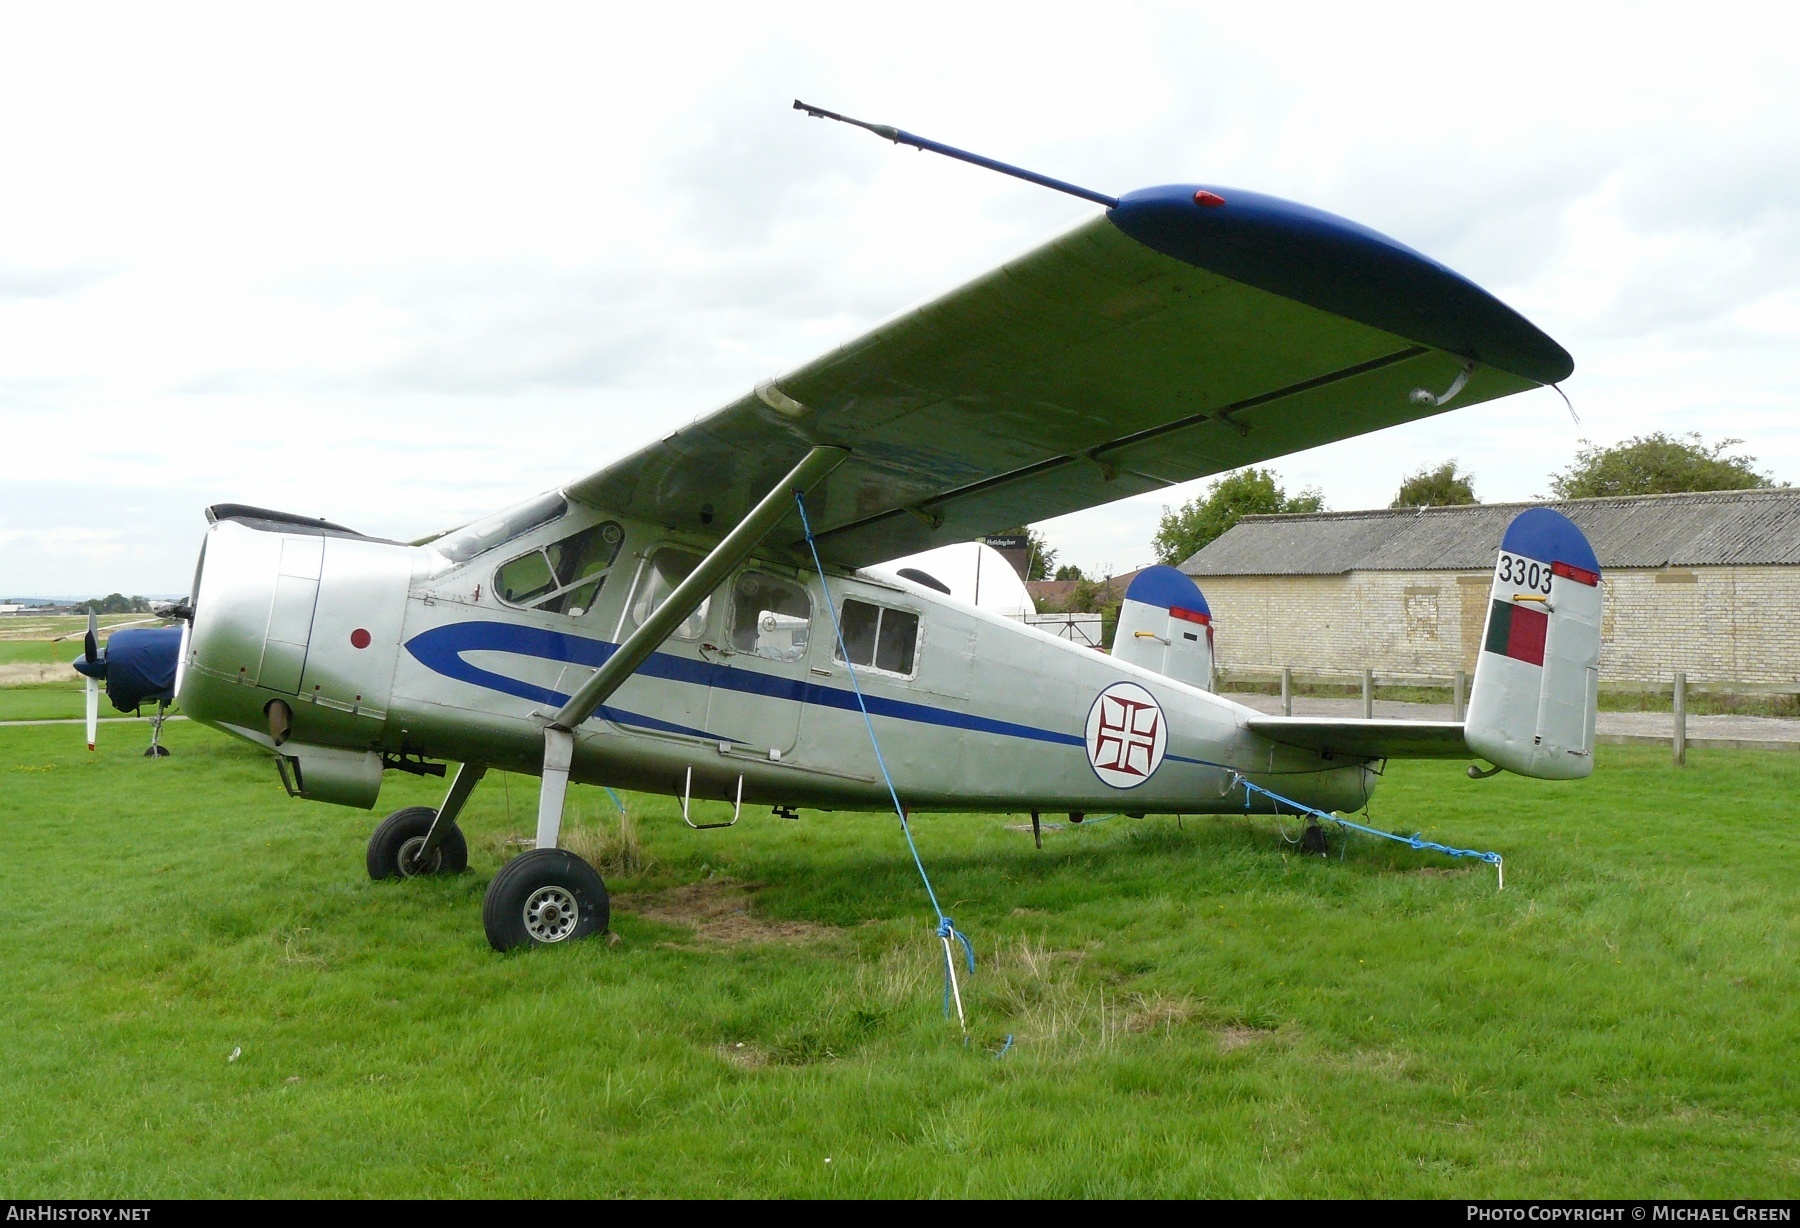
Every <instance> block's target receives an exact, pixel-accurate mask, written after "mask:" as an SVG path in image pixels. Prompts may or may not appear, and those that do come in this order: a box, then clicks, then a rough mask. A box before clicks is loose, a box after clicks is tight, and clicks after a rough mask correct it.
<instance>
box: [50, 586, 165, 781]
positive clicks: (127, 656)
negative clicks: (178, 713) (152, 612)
mask: <svg viewBox="0 0 1800 1228" xmlns="http://www.w3.org/2000/svg"><path fill="white" fill-rule="evenodd" d="M168 608H169V611H170V615H169V616H170V617H177V615H175V614H174V611H175V610H176V609H185V607H176V606H170V607H168ZM161 621H163V616H162V615H158V616H157V617H156V618H154V619H151V618H144V619H139V620H137V622H134V623H123V624H120V625H118V626H115V627H113V628H112V630H111V633H110V634H109V635H108V637H107V640H106V647H105V648H102V647H101V646H100V615H99V614H98V613H96V612H95V611H93V610H89V611H88V625H87V630H86V631H85V632H83V633H82V637H81V648H82V652H81V660H79V661H76V662H74V666H75V672H76V673H78V674H80V675H81V676H82V677H83V678H85V679H86V680H87V746H88V749H89V750H93V749H94V748H95V747H96V746H97V745H98V744H99V734H100V688H101V684H103V683H104V684H105V687H106V698H107V699H108V700H110V701H111V702H112V706H113V707H114V708H116V709H118V710H119V711H120V712H131V713H136V712H138V711H139V710H140V709H142V708H143V706H144V705H145V704H147V703H153V704H155V705H156V715H155V716H152V717H151V718H150V745H149V746H148V747H147V748H145V750H144V755H145V757H146V758H151V759H165V758H167V757H168V754H169V748H168V747H166V746H164V745H163V744H162V727H163V721H165V720H167V719H168V715H169V705H170V704H172V703H174V702H175V669H176V661H177V660H178V659H179V658H180V655H181V640H182V632H183V628H182V627H180V626H162V627H142V626H139V625H137V624H138V623H145V622H161ZM57 638H58V639H68V638H71V637H70V636H59V637H57Z"/></svg>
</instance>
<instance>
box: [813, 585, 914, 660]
mask: <svg viewBox="0 0 1800 1228" xmlns="http://www.w3.org/2000/svg"><path fill="white" fill-rule="evenodd" d="M840 618H841V619H842V621H843V627H844V648H845V649H847V650H848V651H849V653H850V664H852V665H859V666H863V667H865V668H871V669H878V670H881V671H883V672H885V673H889V674H904V675H909V676H910V675H911V674H912V672H913V654H914V652H915V651H916V650H917V648H918V645H919V616H918V615H917V614H914V613H913V612H912V611H910V610H896V609H893V608H891V607H889V606H884V605H871V604H870V603H868V602H866V601H857V600H855V599H853V598H846V599H845V600H844V608H843V610H842V612H841V614H840ZM833 655H834V656H835V657H836V658H837V659H838V660H839V661H842V660H843V659H844V654H843V653H842V652H837V653H834V654H833Z"/></svg>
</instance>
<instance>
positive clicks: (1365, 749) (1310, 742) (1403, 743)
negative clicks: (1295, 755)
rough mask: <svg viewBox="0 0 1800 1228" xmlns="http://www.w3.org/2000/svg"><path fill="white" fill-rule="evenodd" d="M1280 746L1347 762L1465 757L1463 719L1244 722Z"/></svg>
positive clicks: (1467, 753)
mask: <svg viewBox="0 0 1800 1228" xmlns="http://www.w3.org/2000/svg"><path fill="white" fill-rule="evenodd" d="M1247 724H1248V728H1249V729H1250V731H1251V732H1252V733H1259V734H1261V735H1262V736H1263V737H1265V738H1268V739H1269V740H1270V741H1273V742H1280V743H1281V744H1282V745H1284V746H1299V747H1303V748H1304V749H1306V750H1316V751H1323V752H1326V753H1329V754H1331V755H1336V756H1342V757H1343V758H1345V759H1467V758H1469V757H1471V756H1472V755H1473V754H1474V752H1473V751H1471V750H1470V749H1469V744H1468V743H1467V742H1466V741H1465V740H1464V739H1463V726H1462V722H1461V721H1365V720H1359V719H1354V718H1350V717H1341V718H1335V719H1334V718H1330V717H1311V716H1254V717H1251V718H1250V720H1249V721H1248V722H1247Z"/></svg>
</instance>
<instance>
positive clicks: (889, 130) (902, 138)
mask: <svg viewBox="0 0 1800 1228" xmlns="http://www.w3.org/2000/svg"><path fill="white" fill-rule="evenodd" d="M794 110H796V111H805V112H806V113H807V114H808V115H810V116H812V117H813V118H814V119H835V120H837V121H838V122H839V123H840V124H852V125H854V126H856V127H858V128H866V129H868V130H869V131H870V132H873V133H874V134H875V135H876V136H878V137H881V138H882V139H883V140H888V141H892V142H893V143H894V144H896V145H911V146H912V147H913V148H914V149H923V150H924V151H925V152H927V153H935V154H943V155H944V156H945V157H946V158H955V159H956V160H957V161H959V162H967V163H969V164H970V165H971V166H979V167H984V168H985V169H987V170H990V171H999V172H1000V173H1001V174H1002V175H1011V176H1012V177H1013V178H1014V179H1023V180H1024V181H1025V182H1026V183H1035V184H1037V185H1038V186H1039V187H1043V188H1049V189H1050V190H1051V191H1053V192H1067V193H1068V194H1069V195H1070V196H1079V197H1080V198H1081V199H1082V200H1091V201H1093V202H1094V203H1095V204H1096V205H1105V206H1106V207H1107V208H1108V209H1117V208H1118V207H1119V198H1118V197H1116V196H1108V195H1107V194H1106V193H1105V192H1096V191H1094V189H1092V188H1084V187H1082V186H1081V185H1080V184H1078V183H1069V182H1066V181H1065V180H1062V179H1052V178H1051V177H1050V176H1048V175H1040V174H1038V173H1037V172H1036V171H1028V170H1026V169H1025V168H1024V167H1022V166H1014V165H1013V164H1012V163H1010V162H1001V161H999V160H998V159H995V158H984V157H982V156H981V155H980V154H978V153H970V152H969V151H968V150H966V149H958V148H957V147H956V146H954V145H945V144H943V143H942V142H941V141H931V140H927V139H926V138H924V137H922V136H914V135H913V134H912V133H910V132H908V131H907V130H906V129H904V128H895V127H892V126H891V125H888V124H871V123H868V122H866V121H864V120H860V119H851V118H850V117H849V116H848V115H839V114H838V113H837V112H836V111H827V110H826V109H825V108H824V107H815V106H813V105H812V104H811V103H807V102H801V101H800V100H799V99H798V98H796V99H794ZM1219 203H1220V204H1223V203H1224V202H1223V201H1220V202H1219Z"/></svg>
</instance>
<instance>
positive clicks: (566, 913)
mask: <svg viewBox="0 0 1800 1228" xmlns="http://www.w3.org/2000/svg"><path fill="white" fill-rule="evenodd" d="M611 920H612V901H611V899H610V898H609V897H608V896H607V894H606V884H605V883H604V882H602V881H601V880H600V874H599V872H598V871H596V870H595V869H594V867H593V866H590V865H589V864H588V863H587V862H585V861H583V860H582V859H581V858H579V857H577V856H575V854H573V853H571V852H568V851H566V850H564V849H532V850H531V851H530V852H529V853H523V854H521V855H519V856H517V857H515V858H513V859H512V860H511V861H509V862H507V863H506V864H505V865H503V866H501V867H500V873H498V874H496V875H494V879H493V881H492V882H490V883H489V884H488V889H487V896H486V897H485V898H484V899H483V900H482V902H481V924H482V927H483V928H485V929H486V930H487V940H488V943H489V945H491V946H492V947H493V948H494V950H496V951H510V950H512V949H513V948H514V947H542V946H551V945H560V944H562V943H565V942H574V941H576V940H577V939H580V938H588V937H591V936H592V935H594V934H604V933H605V932H606V927H607V925H608V923H609V922H611Z"/></svg>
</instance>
